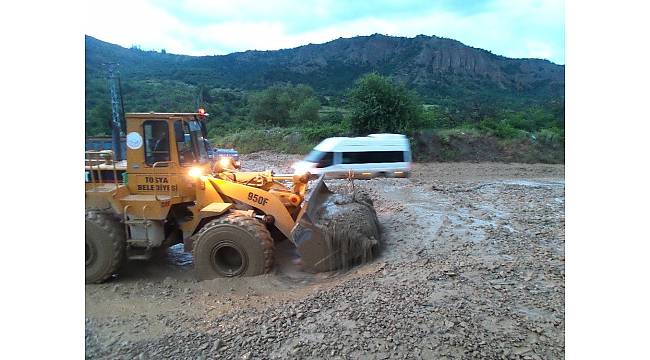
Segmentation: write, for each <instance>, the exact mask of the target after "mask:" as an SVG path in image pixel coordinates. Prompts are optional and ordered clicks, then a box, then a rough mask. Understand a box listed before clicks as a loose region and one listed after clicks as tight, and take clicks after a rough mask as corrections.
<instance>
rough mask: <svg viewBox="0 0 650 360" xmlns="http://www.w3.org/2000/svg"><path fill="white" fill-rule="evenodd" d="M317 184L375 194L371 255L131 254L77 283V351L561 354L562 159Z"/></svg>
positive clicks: (248, 160) (424, 167)
mask: <svg viewBox="0 0 650 360" xmlns="http://www.w3.org/2000/svg"><path fill="white" fill-rule="evenodd" d="M297 159H298V158H297V157H295V156H289V155H280V154H273V153H268V152H261V153H255V154H250V155H247V156H244V157H243V159H242V163H243V167H244V169H245V170H263V169H264V168H266V167H269V168H273V169H277V172H285V171H286V172H288V171H289V166H290V165H291V163H292V162H293V161H295V160H297ZM327 183H328V186H329V187H330V188H331V189H332V190H334V191H337V192H349V191H352V188H354V189H355V190H356V191H362V192H365V193H367V194H369V195H370V196H371V198H372V199H373V200H374V204H375V208H376V210H377V215H378V218H379V221H380V223H381V224H382V240H383V249H382V252H381V254H380V255H379V258H378V259H376V260H374V261H373V262H371V263H368V264H365V265H362V266H357V267H354V268H352V269H349V270H347V271H339V272H336V273H321V274H316V275H313V274H306V273H303V272H301V271H300V270H299V268H298V266H297V265H296V264H295V263H296V255H295V251H294V249H293V248H292V246H291V244H290V243H289V242H288V241H283V242H281V243H278V244H276V251H277V253H278V257H277V260H276V266H275V268H274V272H273V273H271V274H267V275H264V276H259V277H255V278H244V279H216V280H211V281H205V282H200V283H199V282H197V281H196V280H195V277H194V274H193V270H192V259H191V256H190V255H189V254H184V253H183V252H182V247H178V246H177V247H174V248H171V249H169V250H168V251H166V252H162V253H161V254H158V256H156V258H155V259H153V260H151V261H149V262H135V261H132V262H129V263H128V264H127V266H126V268H125V269H124V270H123V271H122V273H121V275H120V276H119V277H118V278H115V279H112V280H111V281H109V282H107V283H104V284H100V285H86V291H85V292H86V357H88V358H122V359H133V358H138V359H148V358H226V359H230V358H232V359H253V358H259V359H269V358H328V359H329V358H341V359H348V358H352V359H356V358H363V359H368V358H370V359H387V358H436V359H445V358H454V359H455V358H468V359H469V358H471V359H476V358H486V359H520V358H521V359H557V358H563V357H564V324H565V323H564V319H565V318H564V166H561V165H536V164H533V165H529V164H499V163H479V164H471V163H443V164H438V163H431V164H416V165H415V168H414V171H413V174H412V177H411V178H409V179H374V180H368V181H355V182H353V183H352V184H350V183H349V182H347V181H342V180H333V181H328V182H327Z"/></svg>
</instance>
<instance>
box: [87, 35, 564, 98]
mask: <svg viewBox="0 0 650 360" xmlns="http://www.w3.org/2000/svg"><path fill="white" fill-rule="evenodd" d="M85 41H86V77H87V78H89V79H99V78H103V76H104V70H103V66H102V64H103V63H106V62H118V63H120V69H121V73H122V76H123V78H124V79H127V80H151V79H155V80H162V81H167V80H171V81H180V82H183V83H187V84H191V85H204V86H207V87H225V88H234V89H242V90H252V89H262V88H265V87H267V86H270V85H272V84H274V83H277V82H293V83H305V84H308V85H311V86H312V87H313V88H314V89H315V90H316V91H317V92H318V93H319V94H321V95H337V94H341V93H343V92H344V91H345V89H347V88H349V87H350V86H352V85H353V84H354V81H355V80H356V79H357V78H358V77H359V76H360V75H362V74H365V73H368V72H371V71H376V72H379V73H380V74H383V75H389V76H391V77H393V78H394V79H395V80H398V81H401V82H404V83H406V84H407V85H408V86H409V87H411V88H413V89H415V90H417V92H418V93H419V94H420V96H421V97H422V98H423V99H424V100H426V101H428V102H430V103H434V104H435V103H440V102H445V101H449V99H454V100H455V101H459V100H462V99H466V100H472V101H481V100H482V101H496V102H504V103H508V104H515V105H516V104H521V105H527V104H530V103H541V102H546V101H550V100H557V99H563V97H564V66H562V65H557V64H554V63H551V62H550V61H547V60H540V59H510V58H506V57H503V56H498V55H495V54H492V53H491V52H489V51H486V50H482V49H477V48H472V47H469V46H466V45H464V44H462V43H460V42H458V41H456V40H451V39H445V38H439V37H436V36H424V35H420V36H417V37H415V38H405V37H391V36H384V35H378V34H375V35H371V36H358V37H354V38H347V39H344V38H339V39H336V40H333V41H330V42H327V43H324V44H309V45H305V46H300V47H297V48H293V49H284V50H276V51H246V52H239V53H232V54H229V55H223V56H198V57H196V56H186V55H174V54H168V53H165V52H157V51H143V50H140V49H137V48H132V49H126V48H123V47H121V46H118V45H113V44H110V43H106V42H103V41H100V40H98V39H95V38H93V37H90V36H86V39H85Z"/></svg>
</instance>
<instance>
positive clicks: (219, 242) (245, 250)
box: [193, 214, 273, 280]
mask: <svg viewBox="0 0 650 360" xmlns="http://www.w3.org/2000/svg"><path fill="white" fill-rule="evenodd" d="M193 251H194V254H193V255H194V269H195V270H196V274H197V277H198V278H199V280H209V279H214V278H217V277H235V276H256V275H261V274H264V273H268V272H269V271H270V270H271V268H272V266H273V238H272V237H271V234H270V233H269V231H268V229H267V228H266V226H264V224H263V223H262V222H260V221H259V220H257V219H255V218H253V217H250V216H247V215H244V214H229V215H227V216H225V217H221V218H218V219H215V220H212V221H210V222H209V223H207V224H205V226H203V228H202V229H201V230H199V232H198V233H197V235H196V241H195V242H194V250H193Z"/></svg>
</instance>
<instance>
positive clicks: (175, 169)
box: [85, 111, 380, 283]
mask: <svg viewBox="0 0 650 360" xmlns="http://www.w3.org/2000/svg"><path fill="white" fill-rule="evenodd" d="M206 116H207V114H205V113H204V112H203V111H199V112H198V113H131V114H126V160H125V161H114V160H113V159H112V156H111V155H112V154H111V152H110V151H86V164H85V169H86V184H85V187H86V189H85V203H86V204H85V205H86V219H85V223H86V224H85V227H86V231H85V243H86V282H89V283H98V282H102V281H104V280H106V279H108V278H109V277H111V276H112V275H113V274H116V273H117V272H118V271H119V268H120V266H121V265H122V263H123V262H124V261H125V260H126V259H148V258H150V257H151V254H152V250H154V249H156V248H160V247H166V246H171V245H174V244H178V243H183V244H184V249H185V251H192V253H193V262H194V267H195V270H196V274H197V276H198V278H199V279H200V280H204V279H211V278H215V277H231V276H253V275H259V274H263V273H266V272H269V271H270V270H271V269H272V266H273V252H274V242H275V241H276V240H279V239H277V238H278V236H281V237H286V238H288V239H290V240H291V242H292V243H293V244H294V245H295V246H296V249H297V251H298V253H299V254H300V257H301V263H302V264H303V267H304V270H306V271H310V272H320V271H329V270H333V269H337V268H341V267H344V266H347V265H348V264H349V263H350V262H351V261H354V260H358V259H362V260H363V259H366V258H368V257H369V256H371V255H372V252H373V251H375V249H376V248H377V246H378V241H379V238H380V236H379V227H378V224H377V217H376V213H375V210H374V208H373V206H372V201H370V200H369V199H368V198H367V197H363V196H361V195H358V194H357V195H355V194H353V195H345V194H334V193H332V192H331V191H330V190H329V189H328V188H327V186H326V185H325V183H324V182H323V180H322V178H319V179H318V180H317V181H316V182H315V185H314V186H313V188H312V189H311V190H310V189H308V187H309V184H310V174H308V173H305V174H286V175H276V174H274V173H273V172H272V171H265V172H243V171H239V170H237V169H234V168H233V167H230V166H225V164H221V163H220V162H216V163H214V162H212V163H211V162H210V161H209V159H208V154H207V149H206V145H205V141H204V139H205V137H206V127H205V117H206ZM312 183H314V182H313V181H312ZM272 233H273V234H281V235H276V236H275V239H274V237H273V236H271V234H272Z"/></svg>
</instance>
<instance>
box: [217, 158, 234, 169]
mask: <svg viewBox="0 0 650 360" xmlns="http://www.w3.org/2000/svg"><path fill="white" fill-rule="evenodd" d="M230 163H231V161H230V158H227V157H224V158H221V160H219V165H221V168H222V169H228V168H230V167H231V165H230Z"/></svg>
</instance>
